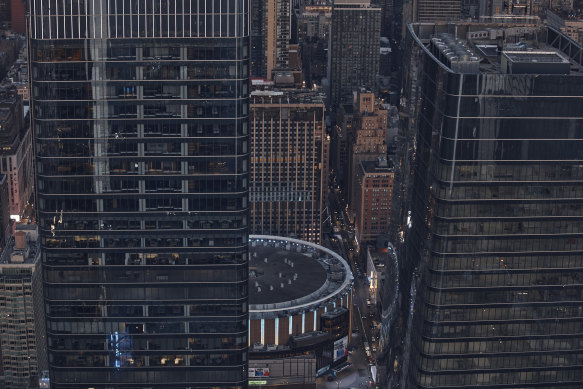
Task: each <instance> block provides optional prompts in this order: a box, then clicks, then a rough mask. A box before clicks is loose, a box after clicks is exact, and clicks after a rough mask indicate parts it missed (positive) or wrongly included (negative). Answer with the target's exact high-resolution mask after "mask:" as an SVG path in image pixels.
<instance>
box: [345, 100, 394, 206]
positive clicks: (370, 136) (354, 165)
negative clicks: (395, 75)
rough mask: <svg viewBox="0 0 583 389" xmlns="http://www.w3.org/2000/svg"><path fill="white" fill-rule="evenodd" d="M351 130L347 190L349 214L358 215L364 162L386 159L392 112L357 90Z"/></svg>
mask: <svg viewBox="0 0 583 389" xmlns="http://www.w3.org/2000/svg"><path fill="white" fill-rule="evenodd" d="M352 112H353V120H352V128H351V129H350V132H349V134H348V166H347V168H348V169H347V170H348V177H347V180H346V187H345V188H344V191H345V193H346V195H347V202H348V206H349V207H350V211H351V212H352V213H353V214H355V213H357V212H358V211H357V209H358V205H357V204H356V198H357V197H358V193H359V192H360V184H359V179H358V178H357V177H358V175H359V174H360V171H361V167H360V162H361V161H376V160H378V158H379V157H386V156H387V142H386V138H387V125H388V117H389V111H388V110H387V109H386V108H384V107H383V106H382V102H381V101H380V100H378V99H376V98H375V94H374V93H371V92H368V91H362V90H361V91H358V92H356V93H355V94H354V102H353V109H352Z"/></svg>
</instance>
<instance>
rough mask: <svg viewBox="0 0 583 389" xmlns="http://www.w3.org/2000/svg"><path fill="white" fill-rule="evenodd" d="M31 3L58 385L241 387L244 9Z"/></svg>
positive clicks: (41, 216) (40, 203) (52, 368)
mask: <svg viewBox="0 0 583 389" xmlns="http://www.w3.org/2000/svg"><path fill="white" fill-rule="evenodd" d="M64 4H65V2H61V1H51V0H34V1H32V2H31V33H30V36H31V39H30V45H29V50H30V63H31V69H30V70H31V78H32V91H31V96H32V97H31V99H32V107H31V109H32V112H33V129H34V137H35V155H36V173H37V180H36V188H37V208H38V221H39V227H40V240H41V246H42V263H43V278H44V292H45V300H46V304H45V309H46V326H47V344H48V358H49V372H50V379H51V387H53V388H81V387H83V388H87V387H93V388H104V387H116V388H123V387H128V388H129V387H131V388H145V387H148V388H153V387H166V388H168V387H172V388H194V387H211V386H212V387H229V388H237V387H244V386H246V381H247V343H248V340H247V327H248V326H247V321H248V313H247V312H248V306H247V272H248V257H247V252H248V231H247V228H248V227H247V226H248V202H247V201H248V200H247V198H248V169H249V162H248V116H247V115H248V103H249V102H248V87H249V80H248V78H249V68H248V66H249V65H248V57H249V39H248V36H249V31H248V9H249V5H248V3H247V2H246V1H244V0H236V1H235V0H220V1H219V0H214V1H210V0H208V1H206V2H205V1H190V0H187V1H162V2H158V1H156V2H151V1H142V0H139V1H128V0H94V1H74V2H66V4H67V5H66V7H64V6H63V5H64Z"/></svg>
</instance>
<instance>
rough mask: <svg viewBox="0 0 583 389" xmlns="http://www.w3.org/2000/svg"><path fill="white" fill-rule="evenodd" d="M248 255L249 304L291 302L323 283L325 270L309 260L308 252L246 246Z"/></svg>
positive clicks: (325, 275) (325, 276) (276, 247)
mask: <svg viewBox="0 0 583 389" xmlns="http://www.w3.org/2000/svg"><path fill="white" fill-rule="evenodd" d="M250 252H251V260H250V261H249V273H250V277H249V283H250V285H249V286H250V288H249V291H250V292H249V301H250V302H251V304H272V303H280V302H284V301H291V300H295V299H298V298H300V297H304V296H307V295H309V294H310V293H313V292H315V291H317V290H318V289H320V287H321V286H322V285H324V283H325V282H326V278H327V272H326V269H324V268H323V267H322V265H321V264H320V263H319V262H318V261H316V260H314V258H312V254H311V253H301V252H300V253H298V252H296V251H291V250H290V251H288V250H286V249H285V248H282V247H280V246H279V245H278V246H275V247H272V246H261V245H257V246H255V247H250ZM266 259H267V261H265V260H266ZM292 264H293V267H292V266H291V265H292ZM280 275H281V277H280ZM290 281H291V283H290ZM282 284H283V287H281V286H282Z"/></svg>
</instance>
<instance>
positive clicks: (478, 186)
mask: <svg viewBox="0 0 583 389" xmlns="http://www.w3.org/2000/svg"><path fill="white" fill-rule="evenodd" d="M520 26H521V28H520V29H518V28H516V26H515V25H507V27H506V26H504V25H500V24H498V25H495V24H490V25H487V24H482V25H479V24H459V25H457V26H452V25H446V24H443V25H428V24H412V25H409V33H410V34H411V36H412V38H413V39H414V41H415V44H416V45H417V46H418V47H419V48H420V50H421V55H420V66H421V68H420V69H419V72H418V73H417V75H418V76H419V77H420V79H419V81H420V83H419V85H420V95H421V96H422V99H421V108H420V109H419V110H418V111H417V116H416V118H415V119H416V122H417V126H418V127H417V149H416V159H417V164H416V169H415V176H414V186H413V197H412V198H413V202H412V209H411V213H412V214H411V224H410V227H411V228H410V230H409V237H408V238H409V239H408V248H407V258H406V262H407V264H409V265H408V266H410V267H411V269H413V268H414V267H416V268H417V269H418V272H414V271H412V272H413V273H415V274H417V276H414V281H413V285H414V286H413V288H408V287H407V289H406V290H411V291H413V295H412V296H409V297H410V298H411V299H415V305H414V307H411V308H410V311H409V312H408V313H409V314H411V315H413V317H412V323H413V325H412V333H411V337H410V344H409V343H408V342H409V341H406V342H405V345H406V349H408V350H410V353H411V354H410V356H411V358H410V359H409V360H408V362H405V363H404V364H403V366H404V369H406V366H408V369H409V371H408V374H406V375H407V376H408V378H409V379H410V381H411V382H410V386H407V387H415V388H451V387H452V386H455V387H459V388H470V387H471V388H474V387H483V388H510V387H512V388H533V387H536V388H547V389H550V388H559V387H560V388H571V389H574V388H580V387H582V385H583V369H581V364H582V363H583V338H582V337H581V333H582V330H583V321H582V319H581V318H582V314H583V273H582V272H581V268H583V259H582V256H581V250H582V249H583V240H582V239H581V236H582V234H583V224H582V223H581V215H582V207H583V203H582V202H581V196H582V187H581V177H582V176H583V168H582V165H581V162H580V161H581V158H582V154H581V150H582V148H581V144H582V143H583V112H582V111H581V104H582V102H583V78H582V77H581V76H582V72H581V69H582V65H583V62H582V60H581V56H579V55H578V54H576V53H580V50H581V47H580V46H577V45H576V44H575V43H574V42H573V41H571V40H569V39H568V38H567V37H566V36H564V35H561V34H560V33H558V32H556V31H554V30H552V29H551V28H548V27H543V26H538V25H527V24H521V25H520ZM454 27H455V28H454ZM497 37H504V38H503V39H497ZM570 55H572V56H570ZM402 281H403V280H402ZM401 286H402V287H403V283H402V284H401ZM408 346H410V347H408Z"/></svg>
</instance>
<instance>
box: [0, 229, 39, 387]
mask: <svg viewBox="0 0 583 389" xmlns="http://www.w3.org/2000/svg"><path fill="white" fill-rule="evenodd" d="M14 238H15V239H14V240H11V241H10V242H9V243H8V244H7V245H6V246H5V247H3V251H2V255H0V309H1V312H2V314H0V334H1V336H0V361H1V362H2V371H3V376H4V384H5V385H6V388H13V389H17V388H29V387H32V386H29V385H31V384H32V383H33V382H34V380H35V378H36V377H38V375H39V373H40V370H42V369H45V368H46V366H45V365H46V358H45V337H44V333H45V327H44V311H43V304H44V303H43V300H42V280H41V278H42V276H41V269H40V250H39V241H38V232H37V229H36V226H35V225H34V224H17V225H16V233H15V234H14Z"/></svg>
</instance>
